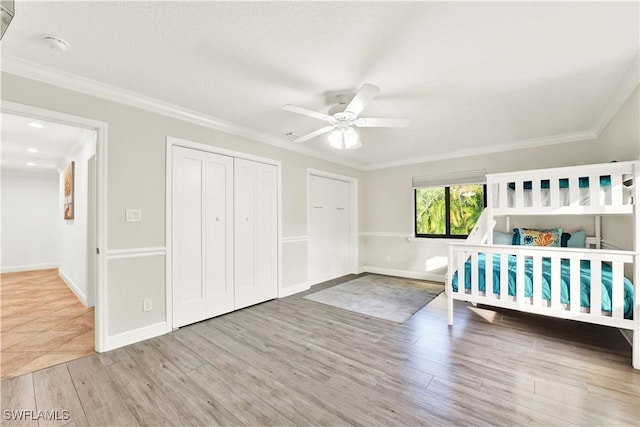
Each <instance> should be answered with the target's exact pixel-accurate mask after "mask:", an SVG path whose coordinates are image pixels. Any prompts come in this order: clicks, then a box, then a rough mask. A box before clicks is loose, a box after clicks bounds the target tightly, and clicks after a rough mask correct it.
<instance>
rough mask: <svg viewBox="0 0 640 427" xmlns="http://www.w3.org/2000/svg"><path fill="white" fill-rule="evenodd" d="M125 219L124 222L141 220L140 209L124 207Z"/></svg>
mask: <svg viewBox="0 0 640 427" xmlns="http://www.w3.org/2000/svg"><path fill="white" fill-rule="evenodd" d="M125 221H126V222H140V221H142V211H141V210H140V209H125Z"/></svg>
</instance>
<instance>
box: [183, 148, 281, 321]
mask: <svg viewBox="0 0 640 427" xmlns="http://www.w3.org/2000/svg"><path fill="white" fill-rule="evenodd" d="M172 156H173V159H172V160H173V171H172V172H173V175H172V268H171V271H172V283H173V327H174V328H175V327H180V326H184V325H188V324H190V323H194V322H198V321H201V320H204V319H208V318H211V317H214V316H218V315H220V314H224V313H228V312H230V311H233V310H237V309H240V308H243V307H247V306H249V305H253V304H257V303H259V302H263V301H267V300H269V299H273V298H275V297H276V296H277V256H278V255H277V226H278V221H277V169H276V166H274V165H269V164H264V163H259V162H254V161H249V160H244V159H237V158H234V157H230V156H223V155H218V154H212V153H208V152H204V151H199V150H194V149H189V148H183V147H173V153H172Z"/></svg>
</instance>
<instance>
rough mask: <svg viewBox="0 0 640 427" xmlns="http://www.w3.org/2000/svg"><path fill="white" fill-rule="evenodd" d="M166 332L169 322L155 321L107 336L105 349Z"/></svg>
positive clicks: (111, 348) (113, 348) (122, 345)
mask: <svg viewBox="0 0 640 427" xmlns="http://www.w3.org/2000/svg"><path fill="white" fill-rule="evenodd" d="M166 333H167V322H160V323H155V324H153V325H149V326H144V327H142V328H138V329H134V330H133V331H127V332H123V333H121V334H117V335H113V336H110V337H107V339H106V345H105V349H104V351H109V350H115V349H116V348H120V347H124V346H125V345H129V344H134V343H137V342H140V341H144V340H148V339H151V338H155V337H157V336H160V335H164V334H166Z"/></svg>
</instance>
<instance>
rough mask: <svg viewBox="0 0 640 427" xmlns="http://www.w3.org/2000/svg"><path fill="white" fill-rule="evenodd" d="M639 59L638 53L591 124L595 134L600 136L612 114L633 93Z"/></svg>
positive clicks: (638, 75) (639, 79) (638, 79)
mask: <svg viewBox="0 0 640 427" xmlns="http://www.w3.org/2000/svg"><path fill="white" fill-rule="evenodd" d="M639 61H640V58H639V54H636V56H635V57H634V58H633V61H632V62H631V65H630V66H629V69H628V70H627V72H626V73H625V75H624V76H623V77H622V80H621V82H620V84H619V85H618V88H617V89H616V92H615V93H614V95H613V98H612V99H611V101H610V102H609V104H608V105H607V106H606V108H605V109H604V111H603V112H602V115H601V116H600V118H599V119H598V121H597V122H596V123H595V125H594V126H593V133H594V134H596V135H597V136H600V134H601V133H602V131H603V130H604V129H605V128H606V127H607V125H608V124H609V122H610V121H611V119H613V116H615V115H616V113H617V112H618V111H619V110H620V108H622V106H623V105H624V103H625V102H626V101H627V99H629V96H631V94H632V93H633V91H634V90H635V88H636V87H637V86H638V83H639V81H640V74H639V72H640V70H638V65H639V64H638V62H639Z"/></svg>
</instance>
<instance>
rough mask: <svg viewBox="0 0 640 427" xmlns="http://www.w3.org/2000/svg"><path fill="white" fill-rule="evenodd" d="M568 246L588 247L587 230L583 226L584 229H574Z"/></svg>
mask: <svg viewBox="0 0 640 427" xmlns="http://www.w3.org/2000/svg"><path fill="white" fill-rule="evenodd" d="M567 247H568V248H586V247H587V232H586V230H585V229H584V228H583V229H582V230H578V231H572V232H571V237H570V238H569V241H568V242H567Z"/></svg>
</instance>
